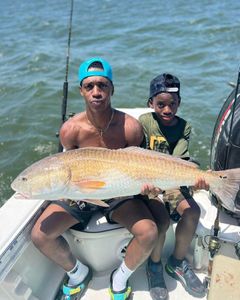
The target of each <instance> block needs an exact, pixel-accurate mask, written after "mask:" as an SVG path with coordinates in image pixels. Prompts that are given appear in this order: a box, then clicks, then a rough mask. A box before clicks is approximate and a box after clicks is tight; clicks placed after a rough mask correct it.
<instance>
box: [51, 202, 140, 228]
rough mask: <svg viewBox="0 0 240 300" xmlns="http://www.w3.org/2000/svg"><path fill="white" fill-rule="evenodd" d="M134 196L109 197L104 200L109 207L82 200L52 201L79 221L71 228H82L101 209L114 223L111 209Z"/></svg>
mask: <svg viewBox="0 0 240 300" xmlns="http://www.w3.org/2000/svg"><path fill="white" fill-rule="evenodd" d="M134 198H135V196H129V197H118V198H113V199H109V200H107V201H106V203H107V204H108V205H109V207H100V206H98V205H94V204H90V203H87V202H84V201H80V200H79V201H73V200H69V199H64V200H57V201H53V203H54V204H57V205H59V206H61V207H62V208H64V209H65V210H66V211H67V212H68V213H69V214H70V215H71V216H72V217H74V218H75V219H77V220H78V221H79V224H76V225H74V226H73V227H71V228H73V229H77V230H83V229H85V228H86V226H87V224H88V222H89V221H90V219H91V217H92V215H93V214H94V213H95V212H96V211H101V212H102V213H103V215H104V216H105V217H106V219H107V221H108V222H109V223H111V224H115V222H114V221H113V220H112V219H111V216H112V213H113V211H114V210H115V209H116V208H118V207H119V206H120V205H121V204H122V203H123V202H125V201H128V200H132V199H134Z"/></svg>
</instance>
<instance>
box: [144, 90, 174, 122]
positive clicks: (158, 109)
mask: <svg viewBox="0 0 240 300" xmlns="http://www.w3.org/2000/svg"><path fill="white" fill-rule="evenodd" d="M179 104H180V102H179V97H178V95H177V94H176V93H160V94H158V95H156V96H154V97H153V98H152V100H150V101H149V105H150V107H151V108H153V109H154V111H155V113H156V114H157V117H158V118H159V120H160V121H161V122H162V124H163V125H165V126H171V125H174V124H175V123H176V117H175V115H176V113H177V110H178V107H179Z"/></svg>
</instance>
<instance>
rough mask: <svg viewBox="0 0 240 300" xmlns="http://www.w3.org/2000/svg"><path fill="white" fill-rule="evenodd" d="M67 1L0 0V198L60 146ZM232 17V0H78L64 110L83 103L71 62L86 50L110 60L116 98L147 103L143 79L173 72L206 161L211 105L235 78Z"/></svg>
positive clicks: (238, 6)
mask: <svg viewBox="0 0 240 300" xmlns="http://www.w3.org/2000/svg"><path fill="white" fill-rule="evenodd" d="M209 2H210V3H209ZM70 3H71V1H70V0H69V1H66V0H65V1H63V0H58V1H57V0H51V1H46V0H33V1H27V0H22V1H18V2H16V1H15V2H14V1H10V0H5V1H3V0H2V1H1V10H0V18H1V25H0V36H1V39H0V65H1V67H0V78H1V85H0V97H1V99H0V119H1V122H0V153H1V159H0V205H1V203H3V202H4V201H6V199H8V198H9V196H10V195H11V194H12V193H13V192H12V190H11V188H10V182H11V181H12V180H13V178H14V177H15V176H16V175H17V174H18V173H19V172H20V171H21V170H23V169H24V168H25V167H27V166H28V165H30V164H31V163H32V162H34V161H36V160H38V159H40V158H42V157H44V156H47V155H49V154H52V153H54V152H56V151H57V148H58V140H57V138H56V137H55V132H56V131H58V129H59V126H60V120H61V102H62V85H63V81H64V78H65V65H66V53H67V40H68V23H69V13H70ZM239 19H240V2H239V1H238V0H222V1H217V0H213V1H206V0H203V1H198V2H196V1H193V0H190V1H186V0H185V1H184V0H180V1H179V0H178V1H177V0H170V1H168V2H167V1H160V0H158V1H157V0H148V1H143V0H139V1H132V2H129V1H126V0H122V1H115V0H114V1H110V0H108V1H107V0H102V1H93V0H88V1H76V0H75V1H74V13H73V27H72V39H71V50H70V65H69V75H68V81H69V95H68V112H77V111H80V110H83V109H84V104H83V100H82V99H81V98H80V96H79V92H78V82H77V70H78V66H79V63H80V62H81V61H83V60H85V59H86V58H89V57H91V56H102V57H104V58H105V59H107V60H108V61H109V62H110V63H111V64H112V67H113V71H114V84H115V95H114V96H113V98H112V103H113V105H114V106H115V107H136V106H139V107H144V106H145V105H146V99H147V97H148V89H149V82H150V80H151V79H152V78H153V77H155V76H156V75H158V74H159V73H162V72H170V73H173V74H175V75H176V76H178V77H179V78H180V80H181V95H182V103H181V107H180V109H179V115H181V116H182V117H184V118H186V119H187V120H188V121H189V122H190V123H191V124H192V126H193V134H192V141H191V152H192V156H194V157H195V158H197V159H198V160H199V161H200V163H201V166H202V168H207V167H208V166H209V154H210V143H211V136H212V132H213V127H214V124H215V120H216V117H217V114H218V113H219V111H220V108H221V106H222V104H223V102H224V100H225V99H226V97H227V96H228V94H229V93H230V92H231V90H232V88H231V87H230V86H229V84H228V82H236V80H237V72H238V69H239V66H240V49H239V48H240V47H239V45H240V43H239V42H240V25H239Z"/></svg>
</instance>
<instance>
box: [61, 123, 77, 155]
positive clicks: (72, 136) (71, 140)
mask: <svg viewBox="0 0 240 300" xmlns="http://www.w3.org/2000/svg"><path fill="white" fill-rule="evenodd" d="M77 134H78V132H77V129H76V127H75V126H74V123H73V122H71V120H68V121H66V122H65V123H64V124H63V125H62V127H61V129H60V134H59V138H60V142H61V144H62V146H63V147H64V149H65V150H72V149H76V148H78V145H77V143H76V137H77Z"/></svg>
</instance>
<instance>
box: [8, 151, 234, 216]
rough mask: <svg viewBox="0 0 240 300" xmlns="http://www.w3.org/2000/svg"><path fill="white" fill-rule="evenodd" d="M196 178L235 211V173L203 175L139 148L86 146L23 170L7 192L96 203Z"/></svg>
mask: <svg viewBox="0 0 240 300" xmlns="http://www.w3.org/2000/svg"><path fill="white" fill-rule="evenodd" d="M198 178H204V179H205V181H206V182H207V183H208V184H209V186H210V190H211V192H212V193H213V194H215V195H216V196H217V197H219V198H220V199H221V200H222V202H223V203H224V206H225V207H226V208H228V209H230V210H232V211H234V199H235V196H236V194H237V192H238V190H239V183H240V168H238V169H231V170H225V171H210V172H206V171H203V170H200V169H198V168H197V166H196V165H195V164H193V163H191V162H187V161H184V160H182V159H180V158H176V157H173V156H171V155H167V154H162V153H159V152H156V151H152V150H145V149H142V148H138V147H129V148H125V149H118V150H109V149H105V148H95V147H89V148H81V149H77V150H70V151H66V152H63V153H58V154H55V155H52V156H48V157H46V158H43V159H41V160H39V161H38V162H36V163H34V164H33V165H31V166H30V167H28V168H27V169H25V170H24V171H23V172H22V173H21V174H20V175H19V176H18V177H17V178H16V179H15V180H14V181H13V183H12V185H11V187H12V189H13V190H15V191H16V192H17V193H19V194H20V195H21V196H22V197H24V198H30V199H46V200H56V199H62V198H68V199H72V200H85V201H88V200H87V199H89V200H90V202H93V203H95V204H101V203H100V201H97V200H100V199H104V200H107V199H110V198H114V197H121V196H129V195H136V194H139V193H140V192H141V187H142V186H143V184H146V183H148V184H153V185H154V186H157V187H159V188H161V189H162V190H169V189H176V188H179V187H180V186H192V185H194V184H195V182H196V181H197V179H198ZM101 202H102V201H101Z"/></svg>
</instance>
